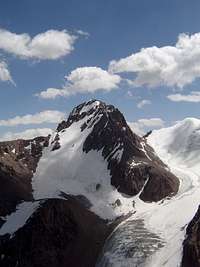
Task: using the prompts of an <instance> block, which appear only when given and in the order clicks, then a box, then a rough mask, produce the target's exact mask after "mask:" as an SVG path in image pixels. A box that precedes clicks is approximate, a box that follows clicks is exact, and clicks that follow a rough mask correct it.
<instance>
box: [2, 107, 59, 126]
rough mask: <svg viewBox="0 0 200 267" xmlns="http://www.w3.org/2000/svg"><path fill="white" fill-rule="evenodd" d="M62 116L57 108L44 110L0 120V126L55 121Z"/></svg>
mask: <svg viewBox="0 0 200 267" xmlns="http://www.w3.org/2000/svg"><path fill="white" fill-rule="evenodd" d="M63 116H64V113H63V112H60V111H58V110H45V111H42V112H39V113H36V114H27V115H24V116H16V117H14V118H11V119H7V120H0V126H17V125H28V124H41V123H57V122H59V121H60V120H61V119H62V118H63Z"/></svg>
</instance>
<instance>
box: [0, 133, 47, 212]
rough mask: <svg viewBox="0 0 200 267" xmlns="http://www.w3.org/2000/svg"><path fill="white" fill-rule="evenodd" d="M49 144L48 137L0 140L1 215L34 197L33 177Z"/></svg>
mask: <svg viewBox="0 0 200 267" xmlns="http://www.w3.org/2000/svg"><path fill="white" fill-rule="evenodd" d="M47 145H48V137H37V138H34V139H32V140H16V141H9V142H0V183H1V187H0V216H5V215H7V214H9V213H10V212H12V211H13V210H15V207H16V205H17V204H18V203H19V202H20V201H22V200H31V199H32V198H33V197H32V186H31V178H32V176H33V172H35V170H36V166H37V163H38V161H39V159H40V157H41V156H42V150H43V148H44V147H45V146H47Z"/></svg>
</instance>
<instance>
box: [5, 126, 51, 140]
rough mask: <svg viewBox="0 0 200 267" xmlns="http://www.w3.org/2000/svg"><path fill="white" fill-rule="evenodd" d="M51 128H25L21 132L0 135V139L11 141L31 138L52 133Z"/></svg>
mask: <svg viewBox="0 0 200 267" xmlns="http://www.w3.org/2000/svg"><path fill="white" fill-rule="evenodd" d="M52 132H53V131H52V129H50V128H36V129H27V130H25V131H22V132H7V133H5V134H3V135H2V136H0V141H11V140H16V139H32V138H35V137H38V136H48V135H49V134H52Z"/></svg>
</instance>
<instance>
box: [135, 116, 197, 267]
mask: <svg viewBox="0 0 200 267" xmlns="http://www.w3.org/2000/svg"><path fill="white" fill-rule="evenodd" d="M148 143H149V144H150V145H151V146H152V147H153V148H154V150H155V152H156V153H157V154H158V156H159V157H160V158H161V159H162V160H163V161H164V162H165V163H166V164H168V166H169V167H170V169H171V171H172V172H173V173H174V174H175V175H177V176H178V177H179V179H180V181H181V186H180V189H179V193H178V194H177V195H176V196H175V197H173V198H172V199H169V200H166V201H165V202H164V203H160V204H158V205H157V204H153V205H151V204H150V205H149V207H148V208H147V210H146V211H145V210H144V209H146V207H145V206H147V205H144V203H140V205H141V206H140V205H138V210H139V212H138V214H137V216H138V217H140V218H141V217H143V218H144V221H145V225H146V227H147V228H149V229H151V230H153V231H155V232H157V233H159V234H160V236H161V237H162V239H164V240H165V242H166V245H165V246H164V247H163V248H162V249H161V250H160V251H158V252H157V253H155V254H154V255H153V256H152V258H151V259H149V261H148V262H147V264H146V266H148V267H151V266H152V267H160V266H166V267H177V266H180V263H181V258H182V242H183V240H184V236H185V229H186V226H187V224H188V223H189V222H190V221H191V219H192V218H193V216H194V214H195V212H196V210H197V208H198V206H199V204H200V173H199V169H200V120H198V119H193V118H188V119H185V120H183V121H181V122H178V123H177V124H176V125H174V126H172V127H169V128H164V129H161V130H155V131H153V133H152V134H151V135H150V136H149V138H148ZM142 210H143V211H142Z"/></svg>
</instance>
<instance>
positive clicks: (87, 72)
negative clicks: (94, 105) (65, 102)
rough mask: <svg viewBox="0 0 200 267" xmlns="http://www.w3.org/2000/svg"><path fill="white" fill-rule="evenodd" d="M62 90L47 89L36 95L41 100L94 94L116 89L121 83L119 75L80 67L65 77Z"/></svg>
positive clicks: (96, 68)
mask: <svg viewBox="0 0 200 267" xmlns="http://www.w3.org/2000/svg"><path fill="white" fill-rule="evenodd" d="M65 79H66V84H65V86H64V87H63V88H61V89H58V88H48V89H46V90H45V91H42V92H40V93H39V94H38V96H39V97H41V98H55V97H57V96H66V97H67V96H69V95H74V94H77V93H94V92H96V91H98V90H104V91H111V90H113V89H116V88H117V87H118V85H119V83H120V81H121V78H120V76H119V75H116V74H111V73H109V72H108V71H106V70H103V69H101V68H99V67H81V68H77V69H75V70H73V71H72V72H71V73H70V74H69V75H68V76H66V77H65Z"/></svg>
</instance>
